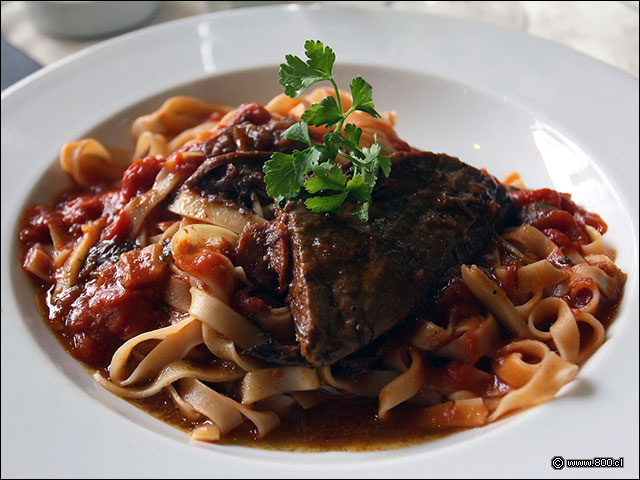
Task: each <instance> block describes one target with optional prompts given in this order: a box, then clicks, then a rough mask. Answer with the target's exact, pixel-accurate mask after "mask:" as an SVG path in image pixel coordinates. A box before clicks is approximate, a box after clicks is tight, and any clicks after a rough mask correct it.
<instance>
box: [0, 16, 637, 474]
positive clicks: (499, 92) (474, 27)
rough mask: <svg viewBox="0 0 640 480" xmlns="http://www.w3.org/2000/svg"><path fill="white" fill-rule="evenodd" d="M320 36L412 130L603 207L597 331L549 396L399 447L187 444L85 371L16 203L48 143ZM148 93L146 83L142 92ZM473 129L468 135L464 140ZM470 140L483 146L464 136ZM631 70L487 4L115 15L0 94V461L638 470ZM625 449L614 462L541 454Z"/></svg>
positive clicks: (46, 165) (46, 187) (49, 161)
mask: <svg viewBox="0 0 640 480" xmlns="http://www.w3.org/2000/svg"><path fill="white" fill-rule="evenodd" d="M308 38H317V39H321V40H323V41H324V42H326V43H327V44H329V45H331V46H332V47H333V49H334V50H335V51H336V53H337V58H338V64H339V65H338V74H339V77H338V78H339V79H341V80H342V81H343V82H348V80H349V79H350V78H351V76H350V75H352V74H354V73H355V72H356V71H357V72H359V73H361V74H362V75H363V76H364V77H365V78H366V79H367V80H368V81H369V82H370V83H372V84H373V86H374V99H375V101H376V106H377V107H379V109H383V110H384V109H390V108H394V109H395V110H396V111H397V113H398V118H399V121H398V124H397V130H398V132H399V134H400V136H401V137H402V138H404V139H406V140H407V141H409V142H410V143H411V144H413V145H415V146H418V147H421V148H424V149H430V150H434V151H444V152H447V153H449V154H452V155H456V156H459V157H460V158H461V159H462V160H464V161H466V162H468V163H471V164H473V165H476V166H480V167H485V168H487V169H488V170H489V171H490V172H492V173H493V174H495V175H496V176H498V177H501V176H503V175H504V174H505V173H507V172H509V171H512V170H518V171H520V173H521V174H522V176H523V178H524V179H525V181H526V182H527V183H528V184H529V185H530V186H532V187H543V186H551V187H554V188H557V189H559V190H563V191H568V192H570V193H572V194H573V195H574V198H575V199H576V200H577V201H578V202H579V203H581V204H583V205H584V206H586V207H587V208H589V209H592V210H594V211H596V212H599V213H600V214H601V215H602V216H603V217H604V219H605V220H606V221H607V223H608V224H609V227H610V231H609V233H608V234H607V236H606V237H605V240H607V242H608V244H609V245H611V246H613V247H615V248H616V249H617V250H618V252H619V256H618V260H617V262H618V264H619V265H620V266H621V267H622V268H623V270H624V271H626V272H627V273H628V275H629V278H628V282H627V285H626V288H625V294H624V299H623V303H622V307H621V308H620V312H619V315H618V318H617V319H616V321H615V323H614V325H613V326H612V327H611V328H610V330H609V332H608V335H609V339H608V341H607V342H606V343H605V345H603V346H602V348H601V349H600V350H599V351H598V352H597V353H596V354H595V355H594V356H593V357H592V358H591V359H590V360H589V361H588V362H587V364H586V365H585V366H584V367H583V368H582V369H581V371H580V373H579V376H578V379H577V380H576V381H574V382H573V383H571V384H570V385H568V386H567V387H566V388H564V389H563V391H562V392H561V394H560V395H559V397H558V398H556V399H555V400H553V401H551V402H549V403H547V404H544V405H542V406H539V407H536V408H533V409H530V410H528V411H526V412H522V413H520V414H518V415H515V416H512V417H510V418H508V419H506V420H504V421H501V422H499V423H497V424H493V425H490V426H489V427H486V428H483V429H478V430H473V431H468V432H463V433H461V434H457V435H453V436H450V437H447V438H445V439H443V440H439V441H435V442H431V443H428V444H425V445H421V446H416V447H412V448H409V449H402V450H394V451H385V452H377V453H366V454H353V453H344V452H328V453H320V454H301V453H283V452H272V451H264V450H257V449H246V448H241V447H225V446H216V445H190V444H189V443H188V441H187V439H186V436H185V435H184V434H183V433H182V432H179V431H177V430H174V429H173V428H171V427H168V426H166V425H164V424H163V423H161V422H159V421H158V420H156V419H154V418H152V417H150V416H148V415H147V414H145V413H143V412H141V411H139V410H138V409H136V408H135V407H133V406H131V405H129V404H128V403H126V402H124V401H123V400H121V399H119V398H117V397H115V396H113V395H111V394H109V393H107V392H106V391H103V390H102V389H101V388H100V387H99V386H97V385H96V384H94V383H93V381H92V380H91V378H90V377H89V376H88V375H87V374H86V372H85V371H84V370H83V369H82V367H81V366H80V365H79V364H78V363H77V362H76V361H75V360H73V359H72V358H71V357H70V356H69V355H67V354H66V353H65V352H64V351H63V350H62V348H61V347H60V346H59V344H58V343H57V341H56V340H55V339H54V338H53V336H52V335H51V334H50V333H49V331H48V330H47V329H46V327H45V326H44V324H43V322H42V320H41V318H40V316H39V314H38V312H37V310H36V308H35V302H34V298H33V292H32V289H31V287H30V285H29V282H28V280H27V278H26V276H25V275H24V274H23V273H22V271H21V269H20V266H19V263H18V261H17V242H16V234H17V219H18V218H19V215H20V214H21V212H22V210H23V209H24V206H25V204H26V203H27V202H44V201H47V200H48V199H49V198H50V197H51V195H52V194H53V193H54V192H56V191H58V190H59V189H60V188H61V185H63V184H64V182H65V181H66V180H65V177H64V175H63V174H62V172H61V170H60V169H59V168H58V166H57V163H56V162H55V159H56V156H57V152H58V149H59V147H60V145H61V144H62V143H63V142H65V141H68V140H72V139H76V138H80V137H82V136H85V135H86V134H87V133H88V132H90V131H92V134H95V135H97V136H98V137H99V138H101V139H103V140H104V141H105V142H106V143H111V144H117V143H122V142H123V141H125V139H127V138H128V136H127V129H128V124H127V122H128V121H130V120H131V118H132V116H133V115H135V114H136V113H139V112H141V111H148V110H150V109H152V108H155V106H156V105H158V104H159V102H160V101H161V100H160V99H161V98H164V97H166V96H169V95H172V94H177V93H181V94H193V95H198V96H201V97H204V98H209V99H212V100H219V101H224V102H227V103H231V104H234V103H239V102H242V101H251V100H254V99H257V100H259V101H264V100H266V99H268V98H269V97H270V96H271V95H273V94H275V93H279V91H280V87H279V85H278V84H277V75H276V72H277V65H278V64H279V63H280V62H281V61H282V59H283V57H284V55H285V54H286V53H291V52H295V53H298V54H301V53H302V45H303V42H304V40H305V39H308ZM151 97H153V98H151ZM474 145H476V148H474ZM477 146H479V149H478V147H477ZM637 232H638V82H637V80H634V79H632V78H631V77H629V76H627V75H625V74H623V73H621V72H619V71H617V70H614V69H611V68H609V67H606V66H604V65H603V64H600V63H597V62H595V61H593V60H590V59H588V58H586V57H583V56H580V55H578V54H576V53H573V52H571V51H569V50H565V49H563V48H560V47H558V46H556V45H553V44H551V43H547V42H543V41H540V40H536V39H534V38H531V37H528V36H525V35H522V34H519V33H516V32H511V31H507V30H501V29H498V28H495V27H490V26H487V25H482V24H475V23H471V22H464V21H459V20H452V19H446V18H442V17H430V16H425V15H416V14H408V13H399V12H381V11H368V10H352V9H331V8H322V7H317V6H314V5H311V6H306V7H299V6H295V5H289V6H279V7H270V8H257V9H247V10H243V11H229V12H225V13H222V14H214V15H208V16H202V17H194V18H189V19H186V20H181V21H177V22H172V23H169V24H164V25H159V26H156V27H152V28H149V29H145V30H142V31H139V32H135V33H132V34H128V35H125V36H122V37H119V38H116V39H113V40H110V41H108V42H105V43H103V44H100V45H97V46H95V47H93V48H91V49H88V50H86V51H83V52H81V53H79V54H77V55H74V56H73V57H70V58H68V59H66V60H64V61H62V62H59V63H57V64H55V65H52V66H50V67H47V68H45V69H43V70H41V71H39V72H37V73H36V74H34V75H32V76H30V77H28V78H27V79H25V80H23V81H21V82H19V83H18V84H16V85H14V86H12V87H10V88H9V89H8V90H6V91H5V92H4V93H3V98H2V278H1V291H2V322H1V323H2V476H3V477H5V476H12V477H13V476H34V475H35V476H75V477H84V476H90V477H94V476H140V475H144V476H154V477H174V476H181V477H228V476H233V477H245V476H252V477H256V476H259V477H301V478H306V477H328V476H338V475H339V476H340V477H368V478H374V477H389V476H394V477H424V476H430V477H442V476H466V477H476V476H486V477H514V476H516V477H518V476H551V475H554V476H557V475H563V476H567V475H578V474H579V475H580V476H582V477H585V476H586V477H588V476H602V475H606V476H624V477H629V476H637V474H638V456H637V452H638V258H637V255H638V243H637ZM554 455H562V456H564V457H565V458H591V457H594V456H611V457H621V456H622V457H624V459H625V460H624V469H608V470H606V471H602V470H583V469H581V470H569V469H565V470H563V471H562V472H557V471H555V470H552V469H551V467H550V460H551V458H552V457H553V456H554Z"/></svg>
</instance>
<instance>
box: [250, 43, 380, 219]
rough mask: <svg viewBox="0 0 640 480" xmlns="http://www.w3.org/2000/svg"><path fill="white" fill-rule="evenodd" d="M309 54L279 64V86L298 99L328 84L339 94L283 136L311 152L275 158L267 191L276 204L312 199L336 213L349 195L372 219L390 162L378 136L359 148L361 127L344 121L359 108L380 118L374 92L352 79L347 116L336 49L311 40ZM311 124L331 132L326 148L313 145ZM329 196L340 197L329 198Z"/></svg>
mask: <svg viewBox="0 0 640 480" xmlns="http://www.w3.org/2000/svg"><path fill="white" fill-rule="evenodd" d="M305 53H306V56H307V60H306V61H304V60H302V59H301V58H299V57H296V56H294V55H287V56H286V57H285V60H286V63H283V64H281V65H280V72H279V74H280V83H281V84H282V85H283V86H284V92H285V94H287V95H289V96H290V97H293V98H297V97H299V96H300V94H302V93H303V92H304V91H305V90H307V89H308V88H309V87H311V86H312V85H313V84H315V83H317V82H321V81H324V80H329V81H330V82H331V84H332V85H333V89H334V92H335V96H328V97H326V98H324V99H322V100H321V101H320V102H319V103H316V104H314V105H312V106H311V109H310V110H307V111H305V112H304V113H303V114H302V122H299V123H297V124H295V125H292V126H291V127H289V128H288V129H287V130H285V131H284V132H283V134H282V135H283V137H284V138H286V139H289V140H294V141H298V142H302V143H304V144H305V145H308V146H309V148H307V149H305V150H303V151H298V150H296V151H294V152H293V153H292V154H290V155H287V154H284V153H274V154H273V155H272V157H271V159H270V160H269V161H267V162H266V163H265V165H264V167H263V171H264V173H265V176H264V181H265V183H266V185H267V193H268V194H269V195H271V196H273V197H275V198H276V199H277V200H278V201H281V200H284V199H290V198H300V197H302V198H306V197H308V196H309V195H311V198H306V200H305V205H306V206H307V207H308V208H309V209H310V210H312V211H314V212H332V213H335V212H337V211H338V209H339V208H340V206H341V205H342V204H343V203H344V201H345V199H346V198H347V197H348V196H349V195H351V196H352V197H353V199H354V200H355V201H357V202H358V203H361V204H362V206H361V208H360V209H359V210H357V211H356V212H355V215H356V216H357V217H358V218H361V219H363V220H368V218H369V207H370V205H371V194H372V192H373V187H374V186H375V184H376V182H377V180H378V177H379V176H380V172H382V174H384V175H385V176H387V177H388V176H389V173H390V171H391V160H390V159H389V158H388V157H386V156H385V155H384V154H383V151H384V149H383V148H382V146H381V145H380V144H379V143H378V140H377V139H376V138H375V137H374V143H373V145H371V146H370V147H365V148H360V139H361V138H362V129H361V128H358V127H357V126H356V125H354V124H347V123H346V121H347V118H348V117H349V115H350V114H351V113H353V112H354V111H356V110H359V111H362V112H365V113H367V114H369V115H372V116H373V117H380V114H379V113H378V112H377V111H376V110H375V106H374V104H373V99H372V94H373V89H372V88H371V85H369V84H368V83H367V82H366V81H365V80H364V79H363V78H362V77H361V76H357V77H356V78H354V79H353V80H352V81H351V85H350V89H351V95H352V97H353V103H352V106H351V108H349V110H347V111H346V112H343V111H342V107H341V105H342V102H341V100H340V92H339V90H338V86H337V84H336V83H335V81H334V80H333V79H334V75H333V73H332V70H333V65H334V63H335V60H336V56H335V54H334V53H333V50H331V48H329V47H327V46H325V45H324V44H323V43H322V42H320V41H314V40H307V41H306V42H305ZM310 125H311V126H316V127H325V128H326V129H327V132H326V133H325V135H324V137H323V139H322V144H319V145H314V144H313V143H312V142H311V137H310V135H309V126H310ZM343 125H344V129H343ZM338 154H342V155H343V156H344V157H346V158H348V159H350V160H351V167H350V173H351V178H349V176H348V175H347V174H345V172H343V171H342V169H341V168H340V167H339V166H338V165H336V164H335V163H334V162H335V161H336V159H337V157H338ZM309 174H311V175H310V176H309ZM303 187H304V188H303ZM327 192H337V193H336V194H332V195H326V193H327Z"/></svg>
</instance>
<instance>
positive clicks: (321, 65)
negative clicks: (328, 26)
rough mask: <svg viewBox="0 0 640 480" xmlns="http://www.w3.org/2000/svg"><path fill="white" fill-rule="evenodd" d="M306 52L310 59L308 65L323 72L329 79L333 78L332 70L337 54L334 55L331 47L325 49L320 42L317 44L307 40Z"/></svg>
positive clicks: (317, 41)
mask: <svg viewBox="0 0 640 480" xmlns="http://www.w3.org/2000/svg"><path fill="white" fill-rule="evenodd" d="M304 51H305V53H306V54H307V58H308V59H309V61H308V62H307V63H308V65H309V66H310V67H311V68H313V69H314V70H316V71H319V72H322V73H323V74H324V75H325V76H327V77H329V76H331V70H332V69H333V64H334V63H335V61H336V54H335V53H333V50H331V48H330V47H325V46H324V44H323V43H322V42H321V41H319V40H316V41H315V42H314V41H313V40H307V41H306V42H304Z"/></svg>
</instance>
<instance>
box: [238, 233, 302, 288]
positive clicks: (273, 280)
mask: <svg viewBox="0 0 640 480" xmlns="http://www.w3.org/2000/svg"><path fill="white" fill-rule="evenodd" d="M235 259H236V263H237V264H238V265H240V266H241V267H242V268H243V269H244V271H245V273H246V274H247V276H248V277H249V280H251V282H253V283H254V284H256V285H257V286H260V287H262V288H264V289H265V290H267V291H269V292H272V293H275V294H277V295H284V294H285V293H286V291H287V284H288V283H289V276H290V269H291V268H290V263H291V260H290V259H291V247H290V243H289V231H288V229H287V227H286V225H285V224H284V223H283V222H281V221H274V222H266V223H261V224H256V223H249V224H247V226H246V227H245V228H244V230H243V231H242V235H240V239H239V241H238V246H237V248H236V254H235Z"/></svg>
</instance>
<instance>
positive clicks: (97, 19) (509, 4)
mask: <svg viewBox="0 0 640 480" xmlns="http://www.w3.org/2000/svg"><path fill="white" fill-rule="evenodd" d="M277 3H280V4H282V3H321V4H326V5H331V6H335V7H355V8H370V9H398V10H413V11H415V12H416V14H431V15H449V16H454V17H459V18H465V19H469V20H473V21H478V22H487V23H491V24H494V25H498V26H500V27H503V28H511V29H514V30H519V31H522V32H526V33H528V34H530V35H534V36H537V37H541V38H544V39H547V40H551V41H553V42H556V43H558V44H561V45H564V46H566V47H569V48H572V49H574V50H577V51H579V52H581V53H584V54H586V55H589V56H591V57H593V58H596V59H597V60H600V61H602V62H604V63H607V64H609V65H611V66H613V67H615V68H617V69H619V70H622V71H624V72H626V73H628V74H630V75H632V76H634V77H635V78H638V56H639V53H638V37H639V33H638V16H639V15H638V2H637V1H582V2H568V1H564V2H539V1H536V2H532V1H528V2H516V1H504V2H492V1H482V2H480V1H477V2H473V1H410V2H409V1H378V2H372V1H357V2H356V1H340V2H337V1H327V2H268V1H265V2H259V1H246V2H235V1H208V2H206V1H182V2H172V1H126V2H115V1H84V2H77V1H76V2H62V1H57V2H54V1H49V2H47V1H30V2H22V1H6V2H4V1H3V2H1V11H2V69H1V74H2V75H1V76H2V89H3V90H4V89H5V88H6V87H7V86H9V85H11V84H13V83H15V82H16V81H18V80H19V79H21V78H23V77H25V76H26V75H28V74H30V73H32V72H34V71H36V70H38V69H39V68H41V67H43V66H45V65H49V64H51V63H54V62H56V61H58V60H61V59H63V58H65V57H67V56H68V55H71V54H73V53H75V52H77V51H80V50H82V49H84V48H86V47H88V46H91V45H93V44H95V43H97V42H100V41H103V40H105V39H108V38H111V37H113V36H116V35H119V34H121V33H124V32H129V31H132V30H135V29H138V28H144V27H147V26H150V25H155V24H159V23H163V22H168V21H171V20H176V19H179V18H185V17H189V16H192V15H200V14H203V13H210V12H216V11H221V10H227V9H234V8H251V7H255V6H264V5H269V4H277Z"/></svg>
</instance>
